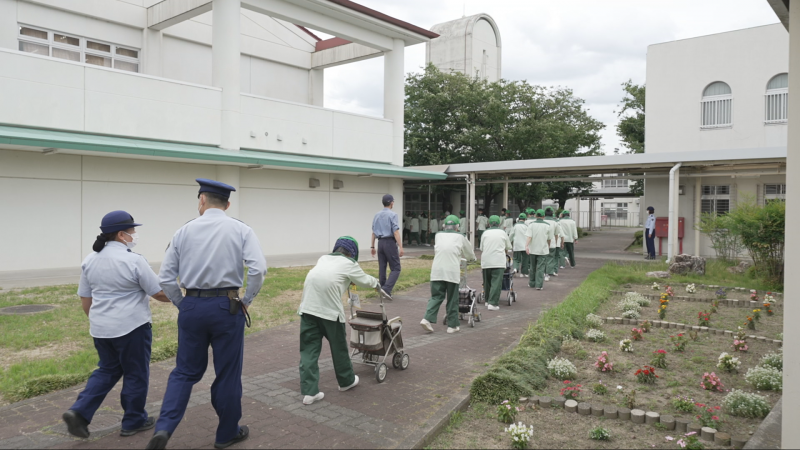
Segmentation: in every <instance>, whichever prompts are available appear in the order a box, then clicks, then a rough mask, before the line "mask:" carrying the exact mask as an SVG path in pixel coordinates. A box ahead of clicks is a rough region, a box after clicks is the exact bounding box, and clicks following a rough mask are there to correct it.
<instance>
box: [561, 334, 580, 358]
mask: <svg viewBox="0 0 800 450" xmlns="http://www.w3.org/2000/svg"><path fill="white" fill-rule="evenodd" d="M581 350H583V344H581V341H579V340H577V339H573V338H572V336H569V339H567V336H564V340H563V341H562V342H561V351H562V352H563V353H566V354H568V355H576V354H578V352H579V351H581Z"/></svg>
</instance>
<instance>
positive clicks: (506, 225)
mask: <svg viewBox="0 0 800 450" xmlns="http://www.w3.org/2000/svg"><path fill="white" fill-rule="evenodd" d="M501 219H503V224H502V225H500V229H501V230H503V231H505V232H506V234H508V235H511V230H512V229H514V218H513V217H511V210H506V213H505V217H501Z"/></svg>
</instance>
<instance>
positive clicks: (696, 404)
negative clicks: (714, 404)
mask: <svg viewBox="0 0 800 450" xmlns="http://www.w3.org/2000/svg"><path fill="white" fill-rule="evenodd" d="M694 405H695V406H699V407H701V408H702V407H704V406H706V404H705V403H695V404H694Z"/></svg>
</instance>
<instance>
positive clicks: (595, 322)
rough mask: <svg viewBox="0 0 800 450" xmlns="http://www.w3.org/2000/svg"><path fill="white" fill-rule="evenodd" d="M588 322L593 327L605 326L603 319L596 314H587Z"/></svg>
mask: <svg viewBox="0 0 800 450" xmlns="http://www.w3.org/2000/svg"><path fill="white" fill-rule="evenodd" d="M586 324H587V325H589V326H590V327H592V328H600V327H601V326H603V319H601V318H600V316H598V315H596V314H587V315H586Z"/></svg>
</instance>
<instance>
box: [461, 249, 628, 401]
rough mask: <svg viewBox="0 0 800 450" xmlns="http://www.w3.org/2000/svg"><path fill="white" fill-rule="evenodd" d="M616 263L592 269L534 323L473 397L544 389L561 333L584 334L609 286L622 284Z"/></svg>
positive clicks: (472, 390) (474, 386)
mask: <svg viewBox="0 0 800 450" xmlns="http://www.w3.org/2000/svg"><path fill="white" fill-rule="evenodd" d="M616 266H617V264H615V263H609V264H607V265H605V266H603V267H602V268H600V269H598V270H596V271H594V272H592V273H591V274H590V275H589V276H588V277H587V278H586V280H585V281H584V282H583V283H581V285H580V286H578V287H577V288H576V289H575V290H574V291H572V292H571V293H570V294H569V296H567V298H566V299H564V301H563V302H561V303H559V304H558V305H556V306H555V307H553V308H550V309H549V310H547V311H546V312H545V313H544V314H543V315H542V316H541V317H540V318H539V320H537V321H536V322H535V323H532V324H531V325H530V326H529V327H528V329H527V330H526V331H525V334H523V335H522V338H521V339H520V342H519V345H517V346H516V347H515V348H514V349H513V350H511V351H510V352H508V353H507V354H505V355H503V356H502V357H500V359H498V360H497V361H496V362H495V363H494V364H493V365H492V367H491V368H490V369H489V370H488V371H487V372H486V373H484V374H483V375H481V376H479V377H477V378H476V379H475V380H474V381H473V382H472V386H471V387H470V394H471V395H472V400H473V401H479V402H488V403H493V404H498V403H500V402H502V401H503V400H506V399H517V398H519V397H525V396H529V395H531V394H533V393H534V392H535V391H538V390H541V389H543V388H544V387H545V384H546V380H547V378H548V373H547V361H548V360H549V359H551V358H553V356H555V354H556V353H557V352H558V351H559V350H560V348H561V339H560V337H561V336H564V335H566V334H571V335H573V336H575V337H578V338H580V337H581V336H582V334H583V330H584V329H585V328H586V324H585V320H586V315H587V314H589V313H592V312H594V311H596V310H597V308H598V307H599V306H600V304H601V303H603V301H605V299H606V298H608V295H609V290H611V289H612V288H614V287H615V286H617V285H618V284H619V279H618V275H619V270H618V268H616Z"/></svg>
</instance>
